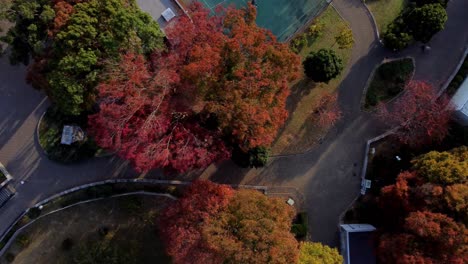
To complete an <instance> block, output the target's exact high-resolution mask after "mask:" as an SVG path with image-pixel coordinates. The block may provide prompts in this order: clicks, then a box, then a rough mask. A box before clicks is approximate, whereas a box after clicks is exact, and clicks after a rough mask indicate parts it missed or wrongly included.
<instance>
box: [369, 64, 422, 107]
mask: <svg viewBox="0 0 468 264" xmlns="http://www.w3.org/2000/svg"><path fill="white" fill-rule="evenodd" d="M413 72H414V64H413V60H412V59H410V58H405V59H401V60H395V61H390V62H386V63H383V64H382V65H380V66H379V67H378V68H377V70H376V71H375V73H374V75H373V76H371V78H372V81H371V83H370V84H369V88H368V89H367V93H366V102H365V106H364V107H365V108H366V109H370V108H372V107H374V106H376V105H377V104H378V103H379V102H382V101H383V102H385V101H388V100H390V99H392V98H394V97H395V96H397V95H398V94H399V93H400V92H401V91H403V89H404V88H405V84H406V83H407V82H408V81H409V78H411V75H412V74H413Z"/></svg>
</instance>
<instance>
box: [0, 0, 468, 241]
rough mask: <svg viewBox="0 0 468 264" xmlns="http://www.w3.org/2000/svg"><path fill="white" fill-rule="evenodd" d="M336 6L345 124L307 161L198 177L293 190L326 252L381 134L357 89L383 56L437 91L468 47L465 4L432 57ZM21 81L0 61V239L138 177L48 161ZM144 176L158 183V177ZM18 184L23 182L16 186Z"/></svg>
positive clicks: (453, 5) (458, 3) (32, 100)
mask: <svg viewBox="0 0 468 264" xmlns="http://www.w3.org/2000/svg"><path fill="white" fill-rule="evenodd" d="M334 5H335V7H336V9H337V10H338V11H339V12H340V13H341V14H342V16H343V17H344V18H345V19H346V20H348V21H349V23H350V25H351V28H352V30H353V32H354V34H355V38H356V43H355V47H354V49H353V55H352V59H351V63H350V64H349V67H348V68H347V69H346V70H347V75H346V77H345V79H344V81H343V82H342V84H341V86H340V98H339V99H340V104H341V105H342V107H343V109H344V112H345V116H344V118H343V120H342V121H341V122H340V123H339V124H338V125H337V127H336V128H335V129H334V130H333V131H332V132H331V133H330V134H329V135H328V136H327V138H326V139H325V140H324V142H323V143H322V144H321V145H319V146H318V147H316V148H314V149H313V150H312V151H310V152H309V153H307V154H304V155H297V156H288V157H283V158H276V159H273V160H272V161H271V162H270V164H269V165H268V166H267V167H266V168H264V169H262V170H242V169H239V168H236V167H235V166H233V165H232V164H231V163H230V162H226V163H223V164H221V165H220V166H219V167H218V168H216V167H213V168H210V169H209V170H207V173H206V174H204V175H203V176H204V177H209V178H211V179H213V180H216V181H223V182H226V183H245V184H265V185H269V186H290V187H294V188H297V189H298V190H300V191H301V192H302V193H303V194H304V195H305V198H306V202H307V204H306V209H307V211H308V212H309V216H310V230H311V235H312V239H313V240H314V241H321V242H324V243H327V244H330V245H336V242H337V241H336V238H337V236H336V235H335V233H334V232H335V231H337V220H338V216H339V214H340V213H341V212H342V211H343V210H344V209H345V208H346V207H347V206H348V205H349V203H350V202H351V201H352V200H353V199H354V198H355V197H356V196H357V195H358V192H359V176H358V175H359V172H360V170H361V168H360V166H361V162H362V160H361V158H362V156H363V154H364V153H363V152H364V143H365V140H367V139H369V138H371V137H373V136H376V135H377V134H379V133H380V132H382V131H383V130H384V129H383V128H382V127H379V126H376V125H375V124H376V123H375V122H374V121H373V120H372V117H371V116H370V115H369V114H366V113H361V112H360V110H359V108H360V107H359V102H360V98H361V93H362V89H363V87H364V85H365V83H366V81H367V78H368V77H369V75H370V72H371V71H372V69H373V67H374V66H375V65H376V64H377V63H379V62H380V61H382V60H383V58H384V57H395V56H401V55H405V56H406V55H410V54H411V55H413V56H414V57H415V58H416V64H417V68H416V75H415V77H416V78H417V79H426V80H430V81H431V82H433V83H435V84H440V83H441V82H443V81H444V80H445V79H447V78H448V76H449V75H450V73H451V71H452V70H453V68H454V67H455V66H456V64H457V63H458V60H459V58H460V57H461V55H462V53H463V51H464V48H465V45H466V43H467V40H468V31H466V30H465V31H460V30H461V29H464V28H465V27H466V19H465V13H466V11H468V2H467V1H464V0H452V1H451V2H450V4H449V7H448V12H449V21H448V23H447V25H446V29H445V30H444V31H442V32H440V33H439V34H438V35H437V36H436V37H435V38H434V40H433V41H432V43H431V44H432V51H431V53H430V54H421V53H420V50H419V48H418V47H415V48H413V49H410V50H408V51H405V52H404V53H402V54H393V53H389V52H387V51H385V50H384V49H383V48H382V47H381V46H380V45H379V43H378V42H377V40H376V38H375V34H374V32H373V29H372V24H371V20H370V18H369V16H368V15H367V13H366V11H365V9H364V7H363V6H362V3H361V2H360V1H359V0H335V1H334ZM448 44H449V45H450V46H449V48H448ZM24 75H25V68H24V67H20V66H18V67H14V66H10V65H8V63H7V60H6V58H1V59H0V94H2V97H0V113H1V117H0V160H1V161H2V163H3V164H4V165H5V166H6V167H7V169H8V170H9V171H10V173H11V174H12V175H13V177H15V182H13V185H15V186H16V188H17V191H18V193H17V195H16V196H14V197H13V198H12V200H11V201H10V202H8V203H7V204H6V205H5V206H4V207H2V208H1V209H0V223H1V225H0V234H2V233H3V232H4V231H5V229H6V228H7V227H8V224H9V223H11V222H12V221H13V220H14V219H15V218H16V217H17V216H18V215H19V214H20V213H21V212H22V211H24V210H25V209H26V208H27V207H30V206H31V205H33V204H34V203H35V202H37V201H38V200H41V199H43V198H45V197H48V196H50V195H52V194H54V193H57V192H59V191H62V190H64V189H67V188H70V187H73V186H76V185H80V184H85V183H89V182H94V181H98V180H102V179H107V178H115V177H119V178H131V177H136V176H138V175H137V174H136V173H135V172H133V170H131V169H129V168H128V166H127V164H126V163H125V162H122V161H121V160H120V159H118V158H116V157H109V158H100V159H94V160H90V161H87V162H84V163H80V164H75V165H69V166H64V165H60V164H57V163H54V162H52V161H49V160H48V159H47V158H46V157H45V156H44V155H43V154H42V152H41V150H40V149H39V147H38V146H37V140H36V139H35V128H36V124H37V122H38V120H39V118H40V115H41V114H42V113H43V112H44V111H45V109H46V107H47V105H48V102H47V100H46V99H45V97H44V96H43V95H42V94H41V93H39V92H37V91H35V90H33V89H32V88H31V87H30V86H28V85H27V84H26V83H25V82H24ZM355 164H356V165H355ZM354 174H356V176H354ZM141 177H143V176H141ZM144 177H151V178H159V177H164V176H162V175H161V174H160V173H159V172H157V171H156V172H152V173H150V174H148V175H144ZM21 180H25V181H26V183H25V184H24V185H20V184H19V182H20V181H21Z"/></svg>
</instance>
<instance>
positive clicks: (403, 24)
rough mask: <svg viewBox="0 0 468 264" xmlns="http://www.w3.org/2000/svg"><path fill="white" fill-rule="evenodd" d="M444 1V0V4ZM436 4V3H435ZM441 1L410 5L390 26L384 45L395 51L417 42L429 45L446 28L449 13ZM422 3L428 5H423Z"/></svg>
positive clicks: (431, 0) (384, 38)
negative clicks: (433, 37)
mask: <svg viewBox="0 0 468 264" xmlns="http://www.w3.org/2000/svg"><path fill="white" fill-rule="evenodd" d="M443 1H444V0H442V2H443ZM433 2H436V3H433ZM439 2H441V1H439V0H427V1H422V0H421V1H419V4H418V3H417V4H416V5H415V4H413V5H410V6H409V7H408V8H406V9H405V10H404V11H403V12H402V13H401V14H400V15H399V16H398V17H397V18H396V19H395V20H394V21H393V22H392V23H391V24H390V25H388V27H387V30H386V32H385V33H384V35H383V43H384V45H385V46H386V47H388V48H389V49H392V50H394V51H398V50H402V49H404V48H406V47H407V46H408V45H410V44H411V43H413V42H414V41H415V40H416V41H421V42H423V43H428V42H429V41H430V40H431V38H432V36H434V35H435V34H436V33H437V32H439V31H440V30H442V29H443V28H444V24H445V22H446V21H447V19H448V17H447V12H446V11H445V9H444V6H443V5H441V4H440V3H439ZM421 3H426V4H422V5H420V4H421Z"/></svg>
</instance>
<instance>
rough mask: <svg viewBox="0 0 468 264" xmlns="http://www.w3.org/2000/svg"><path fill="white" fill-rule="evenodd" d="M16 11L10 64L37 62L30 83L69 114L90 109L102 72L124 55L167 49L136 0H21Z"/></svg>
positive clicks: (12, 31) (11, 39)
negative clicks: (126, 53)
mask: <svg viewBox="0 0 468 264" xmlns="http://www.w3.org/2000/svg"><path fill="white" fill-rule="evenodd" d="M64 8H65V9H64ZM67 8H68V9H67ZM12 10H13V12H14V15H13V16H11V17H10V18H11V21H12V22H14V23H15V27H13V28H12V29H10V30H9V32H8V35H7V38H6V40H7V42H8V43H9V44H10V45H11V46H12V52H11V55H10V60H11V62H12V63H24V64H28V63H29V60H28V59H29V58H30V57H32V58H33V59H34V63H33V65H32V67H30V69H34V70H35V72H33V73H31V72H30V73H29V75H34V77H31V78H29V79H28V80H29V81H31V82H32V83H31V84H32V85H33V86H34V87H36V88H41V89H44V90H45V91H46V93H47V94H48V95H49V97H50V98H51V99H52V100H53V101H54V102H55V103H56V104H57V106H58V107H59V108H60V110H61V111H62V112H63V113H65V114H68V115H79V114H80V113H82V112H85V111H87V110H90V109H91V106H92V105H93V104H94V100H95V99H94V98H95V95H96V91H95V86H96V85H97V83H98V81H99V77H100V75H101V72H102V70H103V69H104V68H105V67H106V65H107V66H109V65H116V63H115V61H117V60H118V59H119V58H120V55H119V54H120V53H121V52H127V51H128V52H135V53H139V54H142V53H144V54H148V53H150V52H151V51H153V50H155V49H162V48H163V34H162V32H161V31H160V29H159V26H158V24H157V23H156V22H155V21H154V20H152V18H151V17H150V16H149V15H148V14H146V13H144V12H142V11H141V10H140V9H139V8H138V6H137V4H136V2H135V0H100V1H99V0H89V1H67V3H64V1H48V0H32V1H30V0H17V1H14V3H13V6H12ZM56 11H57V12H56ZM45 51H47V52H45ZM38 80H40V82H39V81H38ZM44 80H45V81H44Z"/></svg>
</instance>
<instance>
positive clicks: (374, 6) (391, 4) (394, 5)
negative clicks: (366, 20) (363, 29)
mask: <svg viewBox="0 0 468 264" xmlns="http://www.w3.org/2000/svg"><path fill="white" fill-rule="evenodd" d="M406 3H407V1H406V0H367V1H366V5H367V6H368V7H369V9H370V10H371V12H372V14H373V15H374V18H375V20H376V22H377V27H378V28H379V32H380V34H382V33H384V32H385V30H386V29H387V26H388V25H389V24H390V23H392V21H393V20H394V19H395V18H396V17H397V16H398V15H399V14H400V12H401V11H402V10H403V8H404V7H405V6H406Z"/></svg>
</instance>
